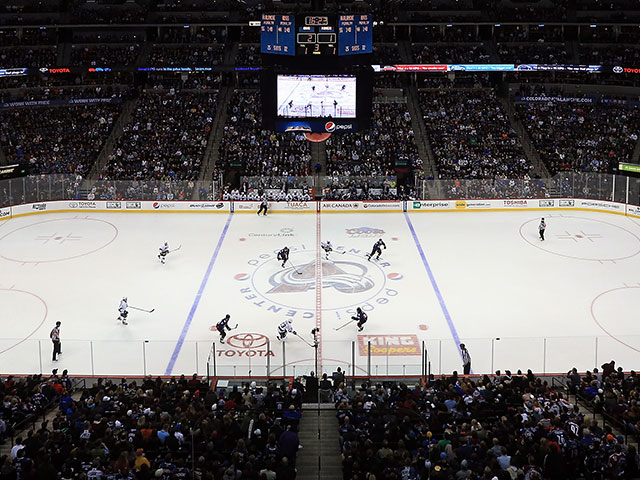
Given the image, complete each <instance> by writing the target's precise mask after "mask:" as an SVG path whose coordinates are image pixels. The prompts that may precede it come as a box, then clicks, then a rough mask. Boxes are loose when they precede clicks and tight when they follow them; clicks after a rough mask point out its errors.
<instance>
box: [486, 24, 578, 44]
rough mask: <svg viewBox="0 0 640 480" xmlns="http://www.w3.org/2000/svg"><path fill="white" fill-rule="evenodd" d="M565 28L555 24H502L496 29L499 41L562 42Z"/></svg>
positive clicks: (496, 37) (495, 34)
mask: <svg viewBox="0 0 640 480" xmlns="http://www.w3.org/2000/svg"><path fill="white" fill-rule="evenodd" d="M564 36H565V34H564V29H563V28H562V27H558V26H553V25H547V26H545V25H538V26H535V25H527V26H524V25H501V26H499V27H498V26H496V27H495V29H494V38H495V39H496V40H497V41H499V42H537V41H543V42H562V41H563V40H564Z"/></svg>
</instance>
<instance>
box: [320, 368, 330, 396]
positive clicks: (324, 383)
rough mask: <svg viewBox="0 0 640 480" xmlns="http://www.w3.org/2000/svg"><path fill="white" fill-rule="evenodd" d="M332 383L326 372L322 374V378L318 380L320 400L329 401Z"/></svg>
mask: <svg viewBox="0 0 640 480" xmlns="http://www.w3.org/2000/svg"><path fill="white" fill-rule="evenodd" d="M332 389H333V384H332V383H331V380H329V379H328V378H327V374H326V373H323V374H322V380H320V401H321V402H330V401H331V396H332Z"/></svg>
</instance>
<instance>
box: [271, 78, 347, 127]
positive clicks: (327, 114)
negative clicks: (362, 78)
mask: <svg viewBox="0 0 640 480" xmlns="http://www.w3.org/2000/svg"><path fill="white" fill-rule="evenodd" d="M276 91H277V102H278V110H277V114H276V115H277V116H278V117H280V118H313V117H315V118H356V77H355V76H349V75H278V76H277V81H276Z"/></svg>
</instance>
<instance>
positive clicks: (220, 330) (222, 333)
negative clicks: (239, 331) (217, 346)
mask: <svg viewBox="0 0 640 480" xmlns="http://www.w3.org/2000/svg"><path fill="white" fill-rule="evenodd" d="M230 319H231V315H229V314H228V313H227V314H226V315H225V317H224V318H223V319H222V320H220V321H219V322H218V323H217V324H216V329H217V330H218V333H219V334H220V343H224V337H226V336H227V332H225V331H224V329H225V328H226V329H227V330H229V331H231V327H230V326H229V320H230Z"/></svg>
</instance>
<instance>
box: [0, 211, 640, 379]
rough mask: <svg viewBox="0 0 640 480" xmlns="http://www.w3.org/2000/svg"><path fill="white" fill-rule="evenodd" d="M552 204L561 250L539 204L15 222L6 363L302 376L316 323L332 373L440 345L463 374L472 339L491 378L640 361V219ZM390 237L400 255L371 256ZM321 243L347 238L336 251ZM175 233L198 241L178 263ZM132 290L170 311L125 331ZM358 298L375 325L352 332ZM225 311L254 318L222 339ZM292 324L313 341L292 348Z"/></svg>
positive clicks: (381, 369)
mask: <svg viewBox="0 0 640 480" xmlns="http://www.w3.org/2000/svg"><path fill="white" fill-rule="evenodd" d="M544 213H545V218H546V222H547V232H546V241H544V242H542V241H540V240H539V238H538V223H539V221H540V213H539V212H526V211H514V212H455V211H454V212H450V213H446V212H437V213H436V212H411V213H368V212H367V213H366V214H355V213H353V214H351V213H322V214H319V213H315V212H314V213H306V214H301V213H291V214H277V213H276V214H271V215H268V216H267V217H257V216H256V215H255V214H249V213H240V214H239V213H235V214H228V213H227V214H223V213H215V214H213V213H211V214H199V215H197V214H189V213H164V212H163V213H126V212H114V213H98V212H96V213H78V212H73V213H46V214H36V215H29V216H24V217H18V218H12V219H10V220H6V221H2V222H0V272H1V273H0V313H1V315H0V316H1V318H2V326H3V329H2V330H3V333H2V339H1V340H0V366H1V367H0V373H32V372H40V371H43V372H45V373H46V372H49V371H51V369H52V368H58V369H60V370H62V369H64V368H66V369H68V370H69V373H70V374H72V375H125V374H126V375H142V374H153V375H156V374H181V373H184V374H187V375H190V374H192V373H194V372H197V373H199V374H206V372H207V359H209V360H210V363H211V364H213V359H215V368H216V374H217V376H219V377H224V376H225V375H232V374H236V375H243V376H244V375H248V374H251V375H254V376H260V375H266V374H267V371H268V372H269V373H270V374H271V375H276V376H281V375H283V374H284V375H289V376H290V375H302V374H307V373H308V372H309V371H310V370H314V369H315V367H314V364H315V358H314V349H313V348H312V347H311V346H309V345H308V344H307V343H312V341H313V339H312V338H311V334H310V332H311V330H312V329H313V328H315V327H318V328H320V337H319V340H320V344H319V348H318V357H319V358H318V361H319V363H320V364H321V366H322V368H321V369H322V371H326V372H331V371H333V370H335V368H336V367H337V366H341V367H342V368H343V369H346V370H347V372H348V373H349V374H353V373H356V374H359V375H363V374H365V373H366V372H367V371H368V370H370V371H371V373H372V374H377V375H399V374H419V373H420V372H421V367H422V352H423V350H422V346H423V344H424V346H425V347H426V349H427V356H428V361H429V362H430V365H431V371H432V372H433V373H436V374H437V373H440V372H442V373H450V372H451V371H453V370H458V371H461V370H462V366H461V363H462V362H461V360H460V355H459V351H458V349H457V344H458V343H459V342H464V343H465V344H466V345H467V348H468V350H469V352H470V354H471V357H472V367H473V372H474V373H483V372H491V371H493V370H495V369H502V370H504V369H511V370H512V371H513V372H515V371H516V370H517V369H518V368H521V369H527V368H531V369H532V370H534V371H536V372H547V373H550V372H566V371H567V370H569V369H570V368H571V367H573V366H576V367H578V368H579V369H580V370H585V369H587V368H589V369H590V368H593V367H594V366H598V367H599V366H600V365H601V364H602V363H604V362H606V361H607V362H608V361H609V360H611V359H615V360H616V364H617V365H619V366H622V367H623V368H624V369H625V370H630V369H638V368H640V357H639V356H638V352H639V350H640V322H639V321H638V320H639V318H638V315H639V313H638V312H640V255H639V253H640V221H638V220H636V219H632V218H629V217H624V216H619V215H612V214H606V213H596V212H584V211H570V212H564V211H556V212H551V211H547V212H544ZM378 238H382V239H383V240H384V241H385V242H386V245H387V247H388V249H387V250H385V251H383V255H382V258H381V260H379V261H371V262H370V261H367V258H366V257H365V253H366V252H368V251H370V249H371V246H372V245H373V243H374V242H375V241H376V240H377V239H378ZM320 239H321V240H331V242H332V243H333V245H334V247H335V248H336V251H334V252H333V253H332V254H331V255H330V256H329V259H328V260H327V259H325V258H324V254H323V253H322V252H321V251H320V250H319V244H318V241H319V240H320ZM165 241H167V242H169V245H170V247H171V248H176V247H178V246H181V248H180V250H178V251H176V252H174V253H172V254H170V255H169V257H168V260H167V263H166V264H165V265H162V264H161V263H160V262H159V260H158V258H157V252H158V247H159V246H160V245H161V244H162V243H163V242H165ZM285 245H286V246H288V247H289V248H290V249H291V251H292V253H291V261H292V264H293V266H292V265H290V264H288V265H287V266H286V268H282V267H281V265H280V263H279V262H278V261H277V260H276V252H277V251H278V250H279V249H280V248H282V247H283V246H285ZM296 270H297V271H298V272H300V273H299V274H298V273H296ZM319 287H321V288H319ZM123 296H127V297H128V300H129V304H130V305H132V306H137V307H139V308H144V309H152V308H153V309H155V311H154V312H153V313H144V312H142V311H136V310H130V315H129V325H127V326H125V325H122V324H121V323H120V322H119V321H117V317H118V312H117V307H118V304H119V301H120V299H121V298H122V297H123ZM357 306H361V307H363V309H364V310H365V311H366V312H367V313H368V315H369V321H368V323H367V324H366V325H365V329H364V331H363V332H360V333H359V332H357V329H356V327H355V324H354V323H351V324H348V325H347V326H345V327H344V328H341V329H340V330H336V329H337V328H338V327H341V326H343V325H344V324H345V323H347V322H348V321H349V318H350V316H351V315H352V314H353V312H354V310H355V308H356V307H357ZM226 313H229V314H231V322H230V324H231V325H232V326H235V324H236V323H237V324H238V328H237V329H235V330H233V331H231V332H229V337H227V338H228V342H227V343H226V344H224V345H223V344H220V343H219V342H218V338H219V335H218V333H217V332H216V331H215V329H214V330H213V331H212V327H214V326H215V324H216V322H218V321H219V320H220V319H221V318H222V317H223V316H224V315H225V314H226ZM286 318H290V319H292V320H293V325H294V328H295V329H296V331H297V333H298V335H299V336H294V335H289V336H288V337H287V339H286V341H285V342H284V345H283V343H282V342H280V341H278V340H277V339H276V327H277V325H278V324H279V323H280V322H282V321H283V320H285V319H286ZM57 320H60V321H61V322H62V327H61V338H62V352H63V354H62V356H61V358H60V360H59V361H58V362H52V359H51V353H52V345H51V341H50V339H49V332H50V330H51V328H52V327H53V326H54V324H55V322H56V321H57ZM214 342H215V351H213V352H212V345H213V344H214ZM423 342H424V343H423ZM369 346H370V348H371V356H370V357H369V356H368V355H367V348H368V347H369Z"/></svg>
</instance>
